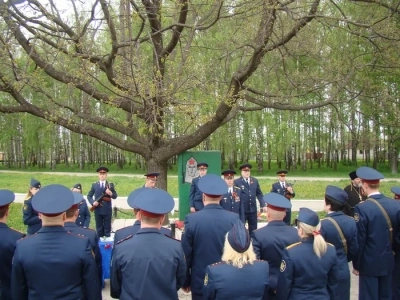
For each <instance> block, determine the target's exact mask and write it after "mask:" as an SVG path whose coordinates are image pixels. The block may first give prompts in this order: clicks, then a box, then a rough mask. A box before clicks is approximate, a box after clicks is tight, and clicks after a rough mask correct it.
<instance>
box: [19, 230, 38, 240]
mask: <svg viewBox="0 0 400 300" xmlns="http://www.w3.org/2000/svg"><path fill="white" fill-rule="evenodd" d="M35 235H37V232H35V233H34V234H30V235H26V236H24V237H23V238H20V239H19V240H24V239H27V238H28V237H31V236H35Z"/></svg>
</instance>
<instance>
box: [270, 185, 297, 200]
mask: <svg viewBox="0 0 400 300" xmlns="http://www.w3.org/2000/svg"><path fill="white" fill-rule="evenodd" d="M271 193H277V194H279V195H282V196H283V197H285V194H286V192H285V189H282V186H281V183H280V181H278V182H275V183H273V184H272V189H271ZM292 195H293V197H294V196H296V193H295V192H294V190H293V194H292Z"/></svg>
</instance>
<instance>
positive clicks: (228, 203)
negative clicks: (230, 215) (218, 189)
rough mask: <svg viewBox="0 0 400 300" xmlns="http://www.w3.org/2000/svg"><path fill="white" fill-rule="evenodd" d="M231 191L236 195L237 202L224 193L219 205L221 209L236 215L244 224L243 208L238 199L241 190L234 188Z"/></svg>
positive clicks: (241, 202)
mask: <svg viewBox="0 0 400 300" xmlns="http://www.w3.org/2000/svg"><path fill="white" fill-rule="evenodd" d="M232 189H233V191H234V192H235V193H236V194H237V197H238V198H239V200H236V199H235V198H234V197H233V196H232V195H231V194H230V193H226V194H225V195H223V196H222V199H221V201H220V202H219V204H220V205H221V206H222V208H223V209H225V210H227V211H231V212H234V213H236V214H238V215H239V218H240V220H241V221H242V222H243V223H244V222H245V217H244V207H243V201H242V200H241V198H240V197H241V189H240V188H239V187H237V186H234V187H233V188H232Z"/></svg>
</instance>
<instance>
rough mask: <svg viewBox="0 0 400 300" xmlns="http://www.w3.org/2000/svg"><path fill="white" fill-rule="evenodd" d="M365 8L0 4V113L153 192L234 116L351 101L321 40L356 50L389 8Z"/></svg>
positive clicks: (343, 69)
mask: <svg viewBox="0 0 400 300" xmlns="http://www.w3.org/2000/svg"><path fill="white" fill-rule="evenodd" d="M371 2H374V3H373V4H368V5H370V6H372V7H373V8H372V9H375V8H381V9H380V10H379V11H380V13H379V14H377V15H376V16H374V18H369V20H368V19H367V18H365V19H362V20H361V19H360V20H358V19H356V18H354V17H353V16H352V15H351V14H352V12H353V10H354V7H351V5H353V4H349V3H348V2H347V1H342V2H333V1H332V2H329V1H327V2H325V1H319V0H312V1H292V0H288V1H276V0H241V1H235V0H229V1H223V0H214V1H205V0H191V1H189V0H166V1H161V0H142V1H137V0H108V1H107V0H92V1H78V0H65V1H56V0H48V1H40V0H27V1H22V0H14V1H12V0H10V1H8V2H6V1H4V0H0V16H1V23H0V26H1V32H0V44H1V47H0V91H1V93H0V112H3V113H29V114H32V115H34V116H37V117H39V118H43V119H46V120H48V121H51V122H54V123H56V124H59V125H61V126H63V127H65V128H67V129H70V130H71V131H74V132H77V133H80V134H83V135H88V136H91V137H94V138H97V139H99V140H102V141H105V142H107V143H109V144H112V145H114V146H115V147H118V148H120V149H123V150H126V151H131V152H135V153H138V154H140V155H142V156H143V157H144V158H145V159H146V161H147V163H148V170H149V171H160V172H161V174H162V176H161V178H160V181H161V182H160V184H159V185H160V186H161V187H165V186H166V173H167V161H168V159H169V158H171V157H172V156H174V155H176V154H179V153H181V152H183V151H185V150H188V149H191V148H193V147H195V146H196V145H198V144H199V143H201V142H202V141H203V140H204V139H206V138H207V137H208V136H210V135H211V134H212V133H213V132H214V131H215V130H216V129H218V128H219V127H220V126H222V125H223V124H225V123H226V122H228V121H229V120H231V119H232V118H233V117H235V115H236V114H237V113H238V112H239V111H241V110H242V111H248V110H260V109H263V108H275V109H285V110H300V109H311V108H318V107H321V106H324V105H337V104H339V103H341V102H342V101H349V100H351V99H352V97H354V96H355V95H357V94H358V92H359V90H360V89H358V90H350V89H349V90H347V91H346V95H348V96H347V97H346V98H345V99H343V97H338V95H339V94H341V93H342V92H343V90H344V89H348V83H349V81H351V79H352V78H353V76H354V75H355V73H356V72H357V70H358V68H361V67H363V66H364V65H363V66H361V65H360V63H359V62H358V61H357V60H356V56H352V55H348V56H344V57H342V58H341V60H342V62H343V65H342V66H337V65H335V66H334V67H332V66H333V65H329V64H327V63H325V62H324V60H329V58H330V57H331V56H333V55H332V53H330V52H329V51H328V50H327V49H328V48H329V47H327V46H326V44H327V43H329V41H327V40H325V38H324V36H325V35H324V31H329V30H331V28H339V27H340V28H341V29H342V30H343V31H344V32H347V33H348V34H349V35H356V36H357V37H358V38H360V39H366V40H368V36H364V34H365V32H368V31H369V32H371V31H372V32H375V31H374V28H375V27H374V26H375V23H374V22H375V21H377V20H379V22H381V23H380V24H383V23H384V22H390V18H391V16H390V15H388V14H387V13H386V15H385V12H388V11H392V12H394V13H395V12H396V7H397V6H396V5H393V6H388V7H382V6H380V5H379V3H378V2H377V1H371ZM394 2H396V1H394ZM357 5H358V3H357ZM363 7H366V5H364V6H363ZM313 20H316V21H317V22H313V24H314V26H313V27H311V25H309V24H310V23H311V22H312V21H313ZM367 20H368V21H367ZM388 20H389V21H388ZM331 51H333V50H332V49H331ZM336 55H339V54H338V53H336ZM305 58H307V59H305ZM367 63H369V62H363V64H365V65H366V64H367ZM308 69H309V70H308ZM308 95H312V96H311V97H309V96H308ZM341 95H342V94H341ZM299 99H300V100H301V101H300V100H299ZM304 99H305V100H304Z"/></svg>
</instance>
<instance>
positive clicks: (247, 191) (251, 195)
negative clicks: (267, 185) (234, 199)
mask: <svg viewBox="0 0 400 300" xmlns="http://www.w3.org/2000/svg"><path fill="white" fill-rule="evenodd" d="M249 179H250V185H248V184H247V183H246V181H245V180H244V178H243V177H239V178H238V179H236V180H235V183H234V185H235V186H237V187H239V188H240V189H241V198H240V200H242V202H243V207H244V212H245V213H254V212H257V203H256V198H257V199H258V201H259V202H260V207H264V206H265V201H264V199H263V194H262V192H261V188H260V184H259V183H258V180H257V179H255V178H254V177H250V178H249Z"/></svg>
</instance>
